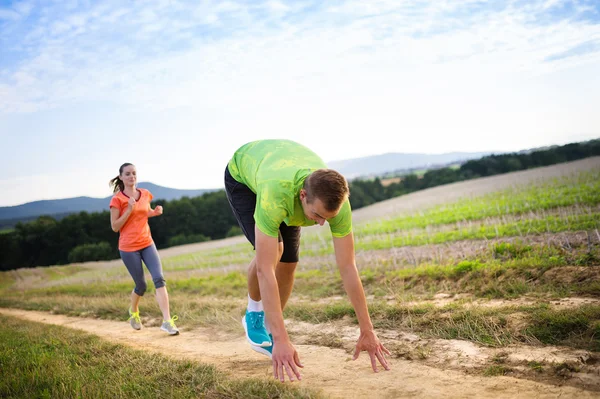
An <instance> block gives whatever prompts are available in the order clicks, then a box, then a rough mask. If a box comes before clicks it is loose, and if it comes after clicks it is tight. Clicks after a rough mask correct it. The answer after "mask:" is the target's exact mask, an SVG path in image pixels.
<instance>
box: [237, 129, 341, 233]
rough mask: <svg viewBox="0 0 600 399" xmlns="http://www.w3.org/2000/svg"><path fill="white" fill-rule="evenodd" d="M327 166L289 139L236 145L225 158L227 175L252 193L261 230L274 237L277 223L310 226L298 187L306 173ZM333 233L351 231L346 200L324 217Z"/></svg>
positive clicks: (257, 222) (277, 228)
mask: <svg viewBox="0 0 600 399" xmlns="http://www.w3.org/2000/svg"><path fill="white" fill-rule="evenodd" d="M322 168H327V165H325V162H323V160H322V159H321V158H319V156H318V155H317V154H315V153H314V152H312V151H311V150H309V149H308V148H306V147H304V146H303V145H301V144H298V143H295V142H293V141H290V140H260V141H253V142H251V143H248V144H245V145H243V146H242V147H240V148H239V149H238V150H237V151H236V152H235V154H234V155H233V158H231V160H230V161H229V173H231V176H232V177H233V178H234V179H235V180H237V181H239V182H240V183H243V184H245V185H246V186H248V187H249V188H250V190H252V191H253V192H254V193H255V194H256V209H255V211H254V220H255V221H256V225H257V226H258V228H259V229H260V231H262V232H263V233H265V234H267V235H269V236H271V237H277V235H278V232H279V225H280V224H281V222H285V224H287V225H288V226H313V225H314V224H316V222H315V221H314V220H310V219H308V218H307V217H306V216H305V215H304V212H303V210H302V203H301V202H300V189H301V188H302V187H303V185H304V180H305V179H306V177H307V176H308V175H309V174H311V173H312V172H313V171H315V170H317V169H322ZM327 222H328V223H329V227H330V228H331V234H332V235H333V236H334V237H344V236H346V235H348V234H350V232H351V231H352V211H351V210H350V202H349V201H348V200H346V202H344V204H343V205H342V208H341V209H340V212H339V213H338V214H337V215H336V216H335V217H334V218H331V219H329V220H327Z"/></svg>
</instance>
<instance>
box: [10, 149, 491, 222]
mask: <svg viewBox="0 0 600 399" xmlns="http://www.w3.org/2000/svg"><path fill="white" fill-rule="evenodd" d="M490 154H491V152H451V153H446V154H418V153H407V154H403V153H387V154H381V155H372V156H368V157H364V158H355V159H348V160H343V161H333V162H329V163H328V165H329V167H330V168H333V169H336V170H337V171H339V172H340V173H341V174H343V175H344V176H345V177H346V178H347V179H348V180H351V179H354V178H357V177H368V176H381V175H383V174H386V173H391V172H395V171H408V170H411V169H427V168H432V167H442V166H446V165H448V164H453V163H459V162H463V161H467V160H469V159H478V158H481V157H483V156H486V155H490ZM138 186H139V187H141V188H145V189H147V190H150V191H151V192H152V194H153V195H154V199H162V200H167V201H171V200H174V199H179V198H181V197H184V196H187V197H196V196H199V195H202V194H204V193H206V192H210V191H215V190H216V189H197V190H179V189H174V188H168V187H163V186H159V185H156V184H152V183H148V182H143V183H139V185H138ZM110 198H111V196H108V197H106V198H91V197H76V198H65V199H56V200H43V201H34V202H28V203H26V204H23V205H17V206H6V207H0V227H3V228H6V227H12V226H14V225H15V224H16V223H17V222H19V221H22V222H26V221H30V220H32V219H35V218H37V217H38V216H41V215H50V216H53V217H56V218H57V219H60V218H62V217H65V216H66V215H68V214H71V213H76V212H82V211H86V212H101V211H104V210H107V209H108V204H109V203H110Z"/></svg>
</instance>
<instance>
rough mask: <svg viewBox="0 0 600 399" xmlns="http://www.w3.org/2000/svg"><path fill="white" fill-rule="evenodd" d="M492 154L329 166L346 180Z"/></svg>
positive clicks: (387, 157)
mask: <svg viewBox="0 0 600 399" xmlns="http://www.w3.org/2000/svg"><path fill="white" fill-rule="evenodd" d="M491 154H492V152H449V153H445V154H418V153H387V154H381V155H372V156H368V157H363V158H354V159H347V160H342V161H332V162H328V166H329V167H330V168H332V169H335V170H337V171H338V172H340V173H341V174H343V175H344V176H345V177H346V179H348V180H351V179H355V178H357V177H367V176H381V175H383V174H386V173H390V172H395V171H409V170H413V169H427V168H432V167H442V166H446V165H449V164H454V163H459V162H464V161H468V160H470V159H478V158H481V157H484V156H486V155H491Z"/></svg>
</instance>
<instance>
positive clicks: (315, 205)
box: [300, 189, 339, 226]
mask: <svg viewBox="0 0 600 399" xmlns="http://www.w3.org/2000/svg"><path fill="white" fill-rule="evenodd" d="M300 202H302V210H303V211H304V215H305V216H306V217H307V218H308V219H310V220H314V221H315V222H317V223H318V224H319V225H320V226H323V224H325V221H326V220H327V219H331V218H334V217H335V216H336V215H337V214H338V212H339V209H338V210H337V211H335V212H330V211H327V210H326V209H325V206H323V202H321V200H320V199H318V198H315V199H314V200H313V201H312V202H308V200H307V195H306V191H305V190H304V189H301V190H300Z"/></svg>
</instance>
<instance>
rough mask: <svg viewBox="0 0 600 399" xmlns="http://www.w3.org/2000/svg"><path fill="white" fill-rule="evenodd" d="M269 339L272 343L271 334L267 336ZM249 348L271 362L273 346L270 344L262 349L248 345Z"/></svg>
mask: <svg viewBox="0 0 600 399" xmlns="http://www.w3.org/2000/svg"><path fill="white" fill-rule="evenodd" d="M269 338H270V339H271V342H273V336H272V335H271V334H269ZM250 347H251V348H252V350H254V351H256V352H258V353H262V354H263V355H266V356H268V357H269V359H271V360H273V344H271V346H267V347H264V348H263V347H262V346H256V345H250Z"/></svg>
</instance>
